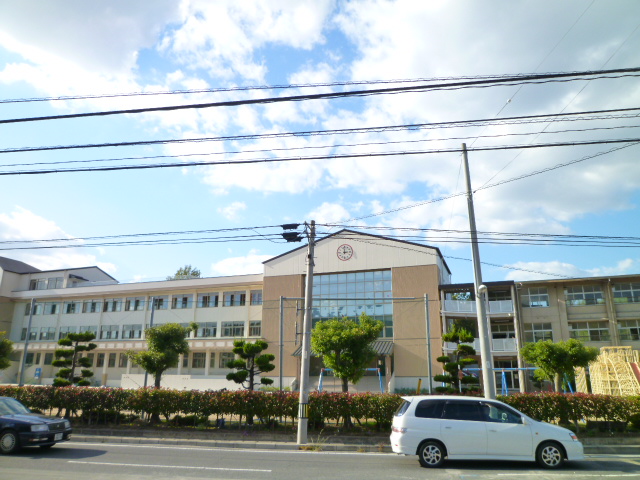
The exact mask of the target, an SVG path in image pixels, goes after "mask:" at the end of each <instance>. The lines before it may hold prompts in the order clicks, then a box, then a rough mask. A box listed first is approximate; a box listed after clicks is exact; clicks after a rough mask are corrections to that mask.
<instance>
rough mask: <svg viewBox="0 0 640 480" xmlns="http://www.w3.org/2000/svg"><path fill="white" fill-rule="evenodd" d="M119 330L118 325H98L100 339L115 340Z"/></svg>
mask: <svg viewBox="0 0 640 480" xmlns="http://www.w3.org/2000/svg"><path fill="white" fill-rule="evenodd" d="M119 330H120V326H119V325H102V326H101V327H100V340H116V339H117V338H118V331H119Z"/></svg>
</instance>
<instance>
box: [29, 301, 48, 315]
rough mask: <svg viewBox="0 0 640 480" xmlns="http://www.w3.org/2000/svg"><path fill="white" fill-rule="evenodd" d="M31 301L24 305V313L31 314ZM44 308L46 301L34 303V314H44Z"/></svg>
mask: <svg viewBox="0 0 640 480" xmlns="http://www.w3.org/2000/svg"><path fill="white" fill-rule="evenodd" d="M30 306H31V304H30V303H27V304H26V305H25V307H24V314H25V315H29V313H30ZM43 309H44V303H37V302H36V303H34V304H33V315H42V311H43Z"/></svg>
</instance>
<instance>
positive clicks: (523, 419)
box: [520, 417, 529, 425]
mask: <svg viewBox="0 0 640 480" xmlns="http://www.w3.org/2000/svg"><path fill="white" fill-rule="evenodd" d="M520 420H521V422H520V423H522V425H529V422H528V421H527V419H526V418H525V417H520Z"/></svg>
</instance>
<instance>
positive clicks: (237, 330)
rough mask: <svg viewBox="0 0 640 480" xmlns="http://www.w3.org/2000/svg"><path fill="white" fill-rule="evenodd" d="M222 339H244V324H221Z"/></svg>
mask: <svg viewBox="0 0 640 480" xmlns="http://www.w3.org/2000/svg"><path fill="white" fill-rule="evenodd" d="M222 336H223V337H236V338H240V337H244V322H222Z"/></svg>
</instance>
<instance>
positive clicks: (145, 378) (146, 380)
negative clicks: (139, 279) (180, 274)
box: [144, 297, 156, 388]
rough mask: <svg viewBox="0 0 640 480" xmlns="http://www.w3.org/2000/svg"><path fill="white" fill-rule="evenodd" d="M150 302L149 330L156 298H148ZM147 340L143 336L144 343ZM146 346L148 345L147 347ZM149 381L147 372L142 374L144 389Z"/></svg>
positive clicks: (151, 325)
mask: <svg viewBox="0 0 640 480" xmlns="http://www.w3.org/2000/svg"><path fill="white" fill-rule="evenodd" d="M149 298H150V300H151V317H150V318H149V328H151V327H153V314H154V312H155V310H156V297H149ZM146 340H147V338H146V335H145V342H146ZM147 346H148V345H147ZM148 381H149V372H147V371H145V372H144V388H147V382H148Z"/></svg>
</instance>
